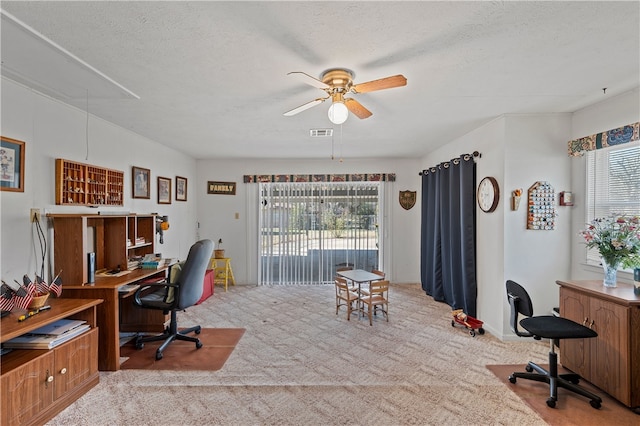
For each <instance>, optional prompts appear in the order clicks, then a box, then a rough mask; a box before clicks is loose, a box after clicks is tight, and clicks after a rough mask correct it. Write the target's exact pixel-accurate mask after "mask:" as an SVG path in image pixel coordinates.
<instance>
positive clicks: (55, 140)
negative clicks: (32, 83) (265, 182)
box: [0, 78, 197, 281]
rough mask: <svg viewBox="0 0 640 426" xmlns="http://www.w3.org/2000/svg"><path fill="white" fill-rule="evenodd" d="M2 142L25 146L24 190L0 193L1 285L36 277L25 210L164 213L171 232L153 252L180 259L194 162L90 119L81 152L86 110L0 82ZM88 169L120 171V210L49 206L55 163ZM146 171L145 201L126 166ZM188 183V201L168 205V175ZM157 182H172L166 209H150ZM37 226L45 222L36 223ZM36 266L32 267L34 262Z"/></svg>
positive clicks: (190, 223) (190, 222)
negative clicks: (148, 178) (63, 161)
mask: <svg viewBox="0 0 640 426" xmlns="http://www.w3.org/2000/svg"><path fill="white" fill-rule="evenodd" d="M1 84H2V87H1V89H2V110H1V112H2V114H1V117H2V129H1V133H2V135H3V136H6V137H9V138H13V139H18V140H21V141H24V142H25V150H26V155H25V169H26V173H25V182H24V187H25V188H24V192H6V191H5V192H1V193H0V204H1V212H2V215H1V225H0V226H1V227H0V232H1V235H2V245H1V253H0V254H1V256H0V259H1V261H0V262H1V263H0V273H1V276H2V279H4V280H5V281H6V280H9V279H10V280H13V279H18V280H20V277H21V276H22V275H24V274H26V273H28V274H29V275H31V276H33V273H34V272H35V271H36V263H35V259H36V256H35V255H34V250H36V248H37V249H38V250H39V246H34V244H33V242H34V241H37V238H36V234H35V233H32V232H33V231H32V225H31V223H30V221H29V210H30V208H39V209H41V211H42V212H44V211H47V212H58V213H97V211H98V210H117V211H130V212H135V213H151V212H158V213H160V214H162V215H168V216H169V219H170V224H171V228H170V229H169V230H168V231H166V232H165V238H164V241H165V243H164V244H163V245H160V244H157V240H156V251H158V252H161V253H162V254H163V255H164V256H166V257H177V258H182V259H184V258H185V257H186V255H187V253H188V251H189V247H190V246H191V244H193V242H194V241H195V236H196V226H195V224H196V220H195V217H196V209H195V205H196V202H197V200H196V191H195V187H194V186H193V185H194V184H195V182H196V173H195V164H196V162H195V160H194V159H192V158H190V157H188V156H186V155H184V154H181V153H179V152H177V151H175V150H173V149H170V148H167V147H165V146H163V145H159V144H157V143H155V142H153V141H150V140H148V139H145V138H143V137H141V136H139V135H137V134H134V133H132V132H129V131H128V130H125V129H123V128H121V127H117V126H115V125H113V124H110V123H108V122H106V121H104V120H101V119H98V118H96V117H93V116H90V117H89V152H88V156H87V149H86V140H87V138H86V126H85V124H86V118H87V116H86V112H85V111H82V110H78V109H76V108H74V107H71V106H68V105H66V104H63V103H60V102H57V101H55V100H52V99H51V98H48V97H46V96H43V95H40V94H38V93H36V92H33V91H31V90H29V89H26V88H25V87H23V86H20V85H17V84H15V83H13V82H11V81H10V80H6V79H4V78H3V79H2V81H1ZM56 158H65V159H68V160H72V161H78V162H82V163H88V164H93V165H96V166H100V167H107V168H111V169H116V170H122V171H124V176H125V182H124V183H125V185H124V186H125V196H124V206H123V207H118V208H113V207H112V208H104V209H103V208H100V209H93V208H89V207H71V206H57V205H55V182H54V174H55V159H56ZM134 165H135V166H139V167H144V168H148V169H150V170H151V184H152V185H151V199H150V200H140V199H135V200H134V199H133V198H132V197H131V167H132V166H134ZM176 175H178V176H183V177H186V178H187V179H188V182H189V186H188V198H187V200H188V201H187V202H177V201H175V199H174V195H175V190H174V187H173V185H175V176H176ZM157 176H163V177H168V178H171V179H172V182H173V184H172V200H173V201H172V204H171V205H158V204H157V183H156V182H157ZM43 222H44V223H43V226H45V224H46V223H47V221H43ZM38 265H39V264H38Z"/></svg>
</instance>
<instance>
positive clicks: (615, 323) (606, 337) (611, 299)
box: [556, 280, 640, 414]
mask: <svg viewBox="0 0 640 426" xmlns="http://www.w3.org/2000/svg"><path fill="white" fill-rule="evenodd" d="M556 283H557V284H558V285H559V286H560V316H562V317H564V318H568V319H571V320H573V321H576V322H579V323H581V324H585V325H587V326H589V327H591V328H592V329H594V330H595V331H596V332H597V333H598V337H595V338H592V339H566V340H563V341H562V342H561V351H560V356H561V360H562V365H563V366H564V367H566V368H568V369H570V370H572V371H573V372H575V373H578V374H579V375H581V376H582V377H584V378H585V379H586V380H588V381H589V382H591V383H593V384H594V385H596V386H597V387H598V388H600V389H602V390H603V391H605V392H607V393H608V394H609V395H611V396H612V397H614V398H616V399H617V400H618V401H620V402H622V403H623V404H625V405H626V406H628V407H631V408H633V409H634V411H636V412H637V413H638V414H640V296H638V295H635V294H634V292H633V285H631V284H625V283H618V286H617V287H614V288H610V287H605V286H603V285H602V280H591V281H560V280H559V281H556Z"/></svg>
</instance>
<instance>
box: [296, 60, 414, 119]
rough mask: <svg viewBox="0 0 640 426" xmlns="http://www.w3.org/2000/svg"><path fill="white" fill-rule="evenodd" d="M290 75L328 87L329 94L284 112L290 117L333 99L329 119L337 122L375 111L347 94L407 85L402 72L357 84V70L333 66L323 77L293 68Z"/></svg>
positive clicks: (315, 84) (366, 116)
mask: <svg viewBox="0 0 640 426" xmlns="http://www.w3.org/2000/svg"><path fill="white" fill-rule="evenodd" d="M287 75H292V76H294V77H297V78H298V79H299V80H300V81H302V82H303V83H306V84H309V85H311V86H313V87H316V88H318V89H321V90H324V91H325V92H326V93H327V96H326V97H324V98H317V99H314V100H313V101H311V102H307V103H306V104H303V105H300V106H299V107H296V108H294V109H292V110H290V111H287V112H285V113H284V115H285V116H287V117H289V116H292V115H296V114H298V113H299V112H302V111H304V110H307V109H309V108H311V107H313V106H316V105H318V104H321V103H322V102H324V101H326V100H327V99H329V98H331V107H329V112H328V115H329V120H331V122H332V123H334V124H342V123H344V122H345V121H346V120H347V117H348V116H349V112H351V113H352V114H353V115H355V116H356V117H358V118H369V117H371V115H372V113H371V111H369V110H368V109H366V108H365V107H364V106H362V104H361V103H360V102H358V101H357V100H355V99H354V98H351V97H345V95H347V94H358V93H367V92H374V91H376V90H383V89H391V88H394V87H400V86H406V84H407V79H406V78H405V77H404V76H403V75H402V74H398V75H394V76H391V77H385V78H381V79H379V80H372V81H367V82H366V83H360V84H354V82H353V78H354V77H355V74H354V73H353V71H351V70H348V69H346V68H331V69H328V70H326V71H324V72H323V73H322V75H321V76H320V79H317V78H315V77H312V76H310V75H309V74H306V73H304V72H302V71H293V72H290V73H288V74H287Z"/></svg>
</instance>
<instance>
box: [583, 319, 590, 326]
mask: <svg viewBox="0 0 640 426" xmlns="http://www.w3.org/2000/svg"><path fill="white" fill-rule="evenodd" d="M587 321H589V318H587V317H585V318H584V321H582V325H584V326H585V327H586V326H587Z"/></svg>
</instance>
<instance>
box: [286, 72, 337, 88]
mask: <svg viewBox="0 0 640 426" xmlns="http://www.w3.org/2000/svg"><path fill="white" fill-rule="evenodd" d="M287 75H293V76H294V77H296V78H297V79H298V80H300V81H301V82H303V83H305V84H308V85H310V86H313V87H316V88H318V89H323V90H324V89H330V88H331V87H330V86H329V85H328V84H326V83H325V82H323V81H320V80H318V79H317V78H315V77H311V76H310V75H309V74H307V73H304V72H302V71H292V72H290V73H287Z"/></svg>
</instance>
